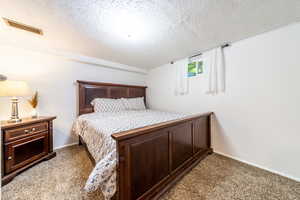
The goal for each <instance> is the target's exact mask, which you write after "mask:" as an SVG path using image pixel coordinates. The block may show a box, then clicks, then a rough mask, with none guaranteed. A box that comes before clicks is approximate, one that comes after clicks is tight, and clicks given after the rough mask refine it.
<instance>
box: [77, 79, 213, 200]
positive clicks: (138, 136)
mask: <svg viewBox="0 0 300 200" xmlns="http://www.w3.org/2000/svg"><path fill="white" fill-rule="evenodd" d="M78 83H79V115H81V114H85V113H90V112H93V109H92V107H91V105H90V102H91V101H92V100H93V99H94V98H96V97H101V98H121V97H127V98H132V97H145V95H146V87H142V86H132V85H120V84H110V83H95V82H86V81H78ZM211 116H212V113H206V114H200V115H194V116H189V117H187V118H184V119H180V120H173V121H168V122H164V123H160V124H155V125H151V126H146V127H142V128H137V129H133V130H129V131H125V132H120V133H115V134H113V135H112V138H113V139H115V141H116V145H117V152H118V155H117V156H118V157H117V160H118V165H117V193H116V196H115V198H116V199H117V200H130V199H157V198H159V197H160V196H161V195H162V194H163V193H165V192H166V191H167V190H168V189H170V187H172V185H174V184H175V183H176V182H177V181H178V180H179V179H180V178H181V177H183V176H184V175H185V174H186V173H187V172H188V171H189V170H191V169H192V168H193V167H194V166H196V165H197V164H198V162H199V161H200V160H202V159H203V158H205V157H206V156H207V155H208V154H210V153H212V148H211V127H210V126H211V125H210V123H211ZM79 140H80V143H83V144H84V141H83V140H82V138H81V137H80V138H79ZM90 158H92V157H91V156H90ZM92 160H93V159H92ZM93 162H94V161H93Z"/></svg>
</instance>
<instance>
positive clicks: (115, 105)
mask: <svg viewBox="0 0 300 200" xmlns="http://www.w3.org/2000/svg"><path fill="white" fill-rule="evenodd" d="M91 104H92V106H94V111H95V112H120V111H123V110H125V106H124V104H123V101H122V100H121V99H109V98H96V99H94V100H93V101H92V102H91Z"/></svg>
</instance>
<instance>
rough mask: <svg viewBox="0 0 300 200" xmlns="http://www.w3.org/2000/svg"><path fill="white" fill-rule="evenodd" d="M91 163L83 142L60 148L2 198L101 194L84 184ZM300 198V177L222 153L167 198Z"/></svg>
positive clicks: (69, 199) (59, 199)
mask: <svg viewBox="0 0 300 200" xmlns="http://www.w3.org/2000/svg"><path fill="white" fill-rule="evenodd" d="M91 170H92V165H91V163H90V161H89V159H88V157H87V154H86V152H85V151H84V149H83V147H79V146H73V147H69V148H65V149H63V150H59V151H58V152H57V157H55V158H54V159H52V160H49V161H46V162H42V163H40V164H38V165H36V166H34V167H32V168H31V169H29V170H27V171H25V172H23V173H22V174H20V175H19V176H17V177H16V178H15V179H14V180H13V181H12V182H11V183H9V184H7V185H6V186H4V187H3V188H2V199H3V200H23V199H24V200H31V199H34V200H82V199H87V200H91V199H95V200H98V199H100V200H102V199H103V197H102V194H101V192H100V191H97V192H94V193H92V194H86V193H85V192H84V191H83V190H82V188H83V186H84V184H85V180H86V179H87V177H88V175H89V172H90V171H91ZM192 199H193V200H194V199H195V200H196V199H197V200H260V199H261V200H278V199H281V200H300V183H299V182H295V181H292V180H289V179H287V178H284V177H281V176H278V175H275V174H272V173H269V172H266V171H264V170H261V169H257V168H254V167H251V166H248V165H245V164H242V163H239V162H237V161H234V160H231V159H228V158H225V157H223V156H220V155H216V154H213V155H210V156H208V157H207V158H206V159H205V160H203V161H202V162H201V163H200V164H199V165H198V166H197V167H196V168H194V169H193V170H192V171H191V172H190V173H189V174H188V175H186V176H185V177H184V178H183V179H182V180H181V181H180V182H179V183H178V184H177V185H176V186H175V187H174V188H173V189H172V190H171V191H170V192H168V193H167V194H166V195H165V196H164V197H163V198H162V200H192Z"/></svg>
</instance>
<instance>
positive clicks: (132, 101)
mask: <svg viewBox="0 0 300 200" xmlns="http://www.w3.org/2000/svg"><path fill="white" fill-rule="evenodd" d="M122 101H123V104H124V106H125V109H126V110H145V109H146V107H145V102H144V97H138V98H122Z"/></svg>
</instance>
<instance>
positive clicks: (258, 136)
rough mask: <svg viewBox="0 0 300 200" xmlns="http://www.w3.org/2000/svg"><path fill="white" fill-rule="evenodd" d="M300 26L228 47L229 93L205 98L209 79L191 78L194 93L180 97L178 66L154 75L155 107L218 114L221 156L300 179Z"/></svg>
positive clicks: (216, 132) (149, 80) (215, 144)
mask: <svg viewBox="0 0 300 200" xmlns="http://www.w3.org/2000/svg"><path fill="white" fill-rule="evenodd" d="M299 36H300V24H293V25H290V26H287V27H284V28H281V29H278V30H275V31H272V32H269V33H265V34H262V35H259V36H256V37H253V38H249V39H246V40H243V41H240V42H237V43H234V44H232V46H231V47H229V48H226V50H225V57H226V63H227V66H226V70H227V71H226V77H227V80H226V81H227V82H226V84H227V91H226V93H225V94H220V95H218V96H208V95H205V89H206V87H207V78H206V76H207V74H205V75H203V76H198V77H196V78H194V77H193V78H191V79H190V93H189V95H186V96H175V95H174V92H173V91H174V78H175V77H174V76H175V70H174V68H175V66H176V65H179V64H182V63H183V60H181V61H177V62H176V63H175V64H174V65H171V64H167V65H163V66H160V67H158V68H155V69H153V70H152V71H150V73H149V75H148V78H147V85H148V87H149V88H148V103H149V104H150V106H151V107H152V108H156V109H163V110H170V111H181V112H191V113H196V112H200V113H201V112H207V111H214V112H215V114H216V117H217V120H216V121H215V127H214V131H213V138H212V142H213V147H214V150H215V151H216V152H219V153H222V154H225V155H228V156H231V157H234V158H236V159H239V160H242V161H244V162H248V163H251V164H253V165H256V166H260V167H262V168H265V169H269V170H271V171H273V172H276V173H279V174H282V175H285V176H288V177H291V178H293V179H297V180H300V157H299V155H300V117H299V113H300V78H299V77H300V57H299V56H300V54H299V52H300V37H299Z"/></svg>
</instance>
